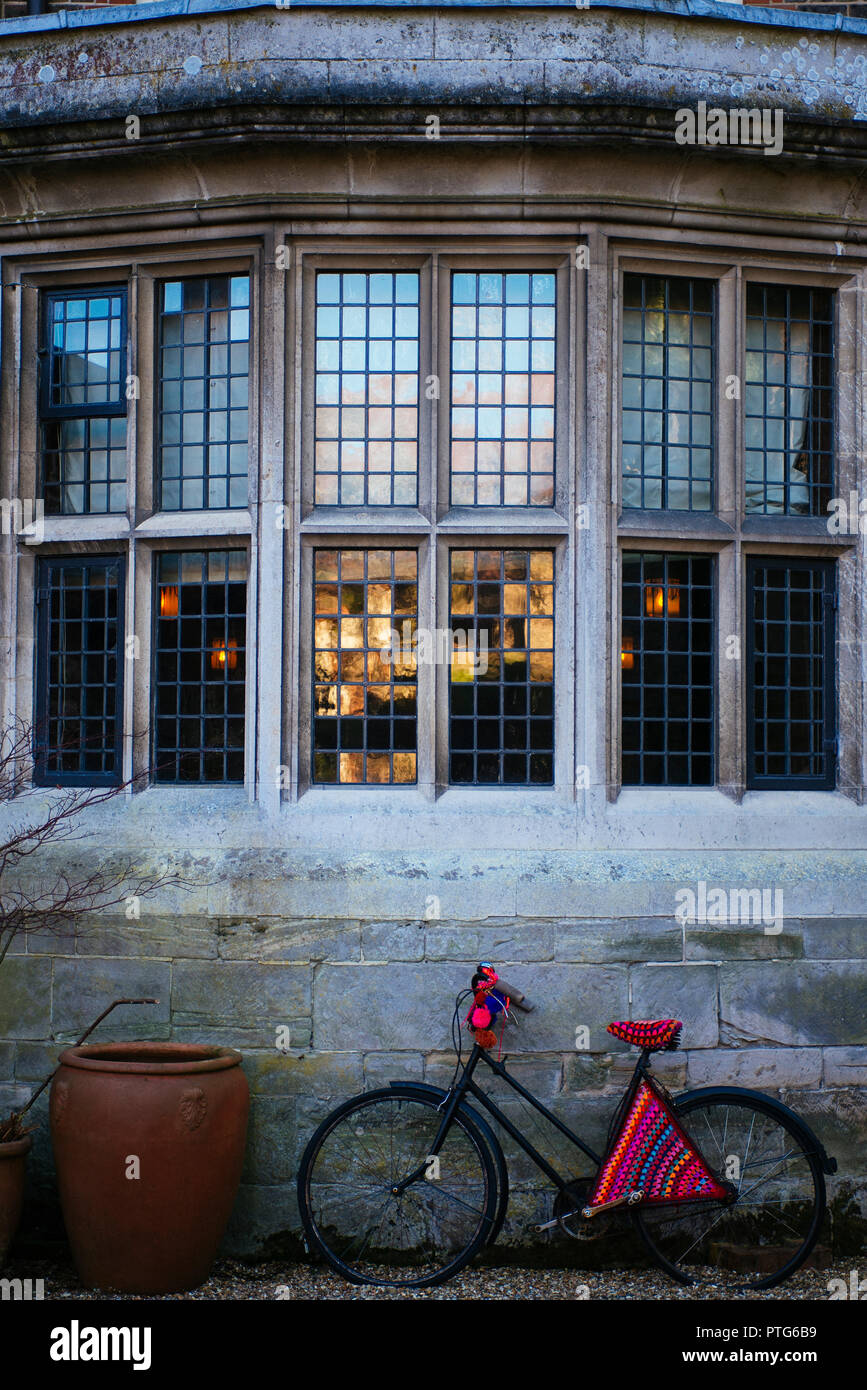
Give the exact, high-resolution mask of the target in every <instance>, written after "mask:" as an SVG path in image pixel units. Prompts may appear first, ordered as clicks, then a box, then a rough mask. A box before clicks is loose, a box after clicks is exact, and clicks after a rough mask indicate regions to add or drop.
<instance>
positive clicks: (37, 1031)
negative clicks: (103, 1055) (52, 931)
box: [0, 956, 99, 1039]
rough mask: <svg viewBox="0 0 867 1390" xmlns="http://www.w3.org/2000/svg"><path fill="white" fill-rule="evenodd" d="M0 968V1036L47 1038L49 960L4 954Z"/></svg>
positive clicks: (48, 1028) (49, 1008)
mask: <svg viewBox="0 0 867 1390" xmlns="http://www.w3.org/2000/svg"><path fill="white" fill-rule="evenodd" d="M0 969H2V972H3V973H2V976H0V1037H2V1038H36V1039H39V1038H46V1037H48V1036H49V1034H50V1032H51V961H50V960H43V959H41V958H36V957H28V956H7V957H6V959H5V960H4V961H3V964H2V966H0ZM95 1013H99V1010H98V1009H97V1010H95Z"/></svg>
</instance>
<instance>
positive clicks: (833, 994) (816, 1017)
mask: <svg viewBox="0 0 867 1390" xmlns="http://www.w3.org/2000/svg"><path fill="white" fill-rule="evenodd" d="M865 999H867V964H865V963H864V962H862V961H847V962H837V961H832V962H827V963H825V962H812V961H791V962H789V961H781V962H771V961H761V962H750V961H744V962H742V963H740V964H738V965H723V966H721V967H720V1023H721V1032H722V1037H723V1041H725V1042H728V1043H733V1044H734V1045H736V1046H741V1045H744V1044H750V1043H762V1042H767V1043H776V1044H784V1045H786V1046H790V1047H798V1046H802V1047H803V1046H807V1047H810V1046H817V1047H818V1046H835V1045H838V1046H846V1045H852V1044H860V1043H864V1042H867V1010H865V1007H864V1001H865Z"/></svg>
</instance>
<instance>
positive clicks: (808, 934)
mask: <svg viewBox="0 0 867 1390" xmlns="http://www.w3.org/2000/svg"><path fill="white" fill-rule="evenodd" d="M804 954H805V955H806V956H809V957H811V958H812V959H814V960H835V959H842V960H864V959H865V957H867V917H846V918H844V919H843V920H842V921H833V920H829V919H828V918H820V919H817V920H810V921H806V922H805V923H804Z"/></svg>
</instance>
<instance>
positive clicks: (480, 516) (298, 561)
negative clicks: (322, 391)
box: [263, 234, 583, 807]
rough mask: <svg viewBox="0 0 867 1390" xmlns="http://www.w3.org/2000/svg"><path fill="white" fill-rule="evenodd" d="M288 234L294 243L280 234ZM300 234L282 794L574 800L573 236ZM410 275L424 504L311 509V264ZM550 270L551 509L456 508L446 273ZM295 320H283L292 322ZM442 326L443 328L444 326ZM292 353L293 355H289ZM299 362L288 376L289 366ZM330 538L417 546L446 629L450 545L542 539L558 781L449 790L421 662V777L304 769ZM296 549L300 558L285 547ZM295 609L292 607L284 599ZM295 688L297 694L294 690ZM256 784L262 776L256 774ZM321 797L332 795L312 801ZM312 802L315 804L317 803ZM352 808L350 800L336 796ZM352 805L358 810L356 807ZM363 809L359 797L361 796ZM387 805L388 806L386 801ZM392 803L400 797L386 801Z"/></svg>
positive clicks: (428, 593)
mask: <svg viewBox="0 0 867 1390" xmlns="http://www.w3.org/2000/svg"><path fill="white" fill-rule="evenodd" d="M286 240H287V241H288V240H290V237H289V236H288V234H287V238H286ZM295 240H296V250H295V253H294V254H293V256H292V264H293V270H294V276H295V282H294V287H292V286H290V287H289V290H288V292H289V293H290V294H292V293H293V289H294V302H295V308H296V312H297V313H298V314H299V315H300V319H301V325H300V331H296V332H295V334H294V335H293V334H292V333H291V332H290V330H289V329H288V328H287V410H290V409H291V403H290V400H289V386H290V382H291V381H292V380H293V379H294V381H295V391H296V398H297V399H298V400H299V401H300V410H299V411H298V412H297V417H296V421H295V459H296V463H297V470H296V478H295V509H296V511H295V515H296V520H295V522H294V526H293V527H292V528H291V529H292V530H293V534H294V535H295V536H297V544H295V545H294V546H293V545H292V543H291V539H289V540H288V541H287V563H289V564H292V565H293V566H294V569H293V572H292V579H291V581H287V590H288V593H289V594H292V595H294V603H292V602H291V599H290V598H289V596H288V595H287V607H286V612H287V619H288V621H287V629H290V630H294V632H296V633H298V634H299V636H298V640H297V642H295V643H294V644H292V643H291V642H290V641H288V640H286V641H284V665H283V688H284V691H285V692H286V697H285V698H284V701H283V709H284V718H283V727H282V742H283V750H284V757H283V763H282V766H283V768H284V776H283V778H282V779H281V781H282V785H281V787H280V799H281V800H282V799H286V800H290V801H294V800H296V799H297V798H299V797H313V798H314V799H315V801H316V804H325V805H327V806H328V807H333V806H335V805H336V804H337V803H336V802H335V800H334V799H335V798H337V800H338V801H341V800H342V798H343V797H346V796H348V797H350V798H357V797H358V796H359V794H360V793H366V794H367V795H368V796H370V797H371V798H372V799H373V800H374V801H375V803H376V804H379V803H380V801H381V799H382V798H392V799H393V798H398V799H400V800H402V801H408V802H409V803H410V804H411V803H412V801H413V800H416V802H417V799H418V798H419V797H421V798H422V799H424V800H425V801H434V800H436V799H439V798H442V797H446V798H448V797H453V798H454V797H459V796H461V795H470V796H479V794H482V795H484V793H485V792H487V793H491V792H494V793H503V794H504V795H505V796H506V797H512V796H514V795H515V794H516V793H517V794H518V795H520V796H524V797H526V796H530V797H534V798H536V797H539V796H541V797H544V798H549V799H550V798H551V797H552V796H553V797H555V798H558V797H559V798H563V797H566V798H567V799H568V800H571V799H572V798H573V797H574V787H575V775H574V760H575V720H574V714H573V711H574V704H575V694H574V691H575V680H576V673H575V669H574V668H575V652H576V645H575V629H574V623H573V622H572V621H571V620H570V619H571V616H572V615H573V602H572V594H573V591H574V589H573V585H574V579H573V569H574V564H575V558H576V556H575V552H576V547H575V545H574V544H570V537H572V536H573V535H574V524H575V523H574V515H573V506H574V497H575V490H576V475H577V463H576V442H577V441H576V435H577V430H576V421H577V409H576V397H577V392H578V389H579V381H578V378H579V375H580V373H579V371H578V370H577V366H576V364H577V363H578V361H579V357H578V343H579V342H580V325H581V324H582V322H583V294H582V292H581V290H582V285H581V281H582V279H583V277H581V276H579V275H577V274H576V256H575V249H576V239H575V238H574V237H571V238H570V237H564V236H563V235H562V234H560V235H557V236H552V237H550V238H540V237H538V236H533V237H530V238H520V237H514V236H510V237H507V238H496V237H489V238H473V239H471V240H470V239H467V238H455V237H448V236H442V237H437V238H435V239H433V238H432V239H431V243H430V245H429V246H428V247H427V248H426V249H425V250H424V251H423V252H419V251H418V250H417V249H414V248H413V246H412V243H411V242H410V241H409V240H408V239H407V238H406V237H399V238H396V239H393V240H392V241H391V243H390V246H391V249H390V250H389V251H384V250H383V249H382V246H381V245H378V244H377V243H376V242H373V243H372V244H371V243H370V242H368V241H367V240H366V239H365V245H364V246H363V247H359V249H357V250H355V251H354V252H352V253H349V252H348V251H347V249H346V241H345V238H344V239H341V240H339V241H335V243H334V246H333V247H323V244H322V241H321V240H320V241H319V242H318V243H316V244H315V245H314V244H311V245H310V247H309V248H308V247H307V246H306V245H305V243H304V240H303V239H295ZM323 269H329V270H331V269H334V270H357V271H375V270H382V271H388V270H406V269H417V270H418V271H419V274H420V278H421V283H420V294H419V306H420V311H421V312H420V338H421V343H420V356H419V376H420V379H421V390H420V413H419V492H418V501H419V504H418V507H417V508H412V507H400V506H398V507H388V506H375V507H373V506H370V507H352V506H349V507H346V506H336V507H335V506H327V507H326V506H314V505H313V502H312V489H313V414H312V412H313V380H314V372H315V352H314V342H315V275H316V272H317V271H318V270H323ZM461 269H466V270H474V271H484V270H504V271H505V270H523V271H528V270H529V271H532V270H552V271H554V273H555V275H556V278H557V290H556V293H557V327H556V339H555V341H556V344H557V364H558V365H557V371H556V377H557V381H556V388H555V389H556V410H557V413H556V421H557V425H556V437H555V505H554V506H553V507H539V506H527V507H482V506H477V507H476V506H474V507H452V506H451V505H450V459H449V449H448V441H449V438H450V430H449V401H450V395H451V391H450V381H451V339H450V331H449V328H450V323H451V312H450V311H451V292H450V291H451V272H452V270H461ZM290 321H291V314H290V315H288V316H287V323H288V322H290ZM442 325H444V329H443V331H440V328H441V326H442ZM293 347H294V349H295V360H294V362H293V360H292V349H293ZM293 368H294V371H293ZM434 373H435V374H436V376H437V377H438V379H439V400H438V401H434V402H429V401H428V400H427V399H426V396H425V380H426V378H428V377H429V376H430V375H432V374H434ZM324 544H328V545H335V546H337V545H340V546H348V547H352V546H356V547H357V546H367V547H370V548H377V547H381V548H385V549H391V548H397V547H400V546H404V547H406V546H412V547H416V548H417V549H418V551H419V618H418V621H419V625H420V626H425V627H428V628H429V629H436V628H445V627H447V626H448V622H449V602H448V551H449V550H450V549H452V548H454V549H458V548H469V547H472V548H479V547H480V546H484V545H485V544H490V545H491V546H492V547H495V548H501V547H506V546H509V547H511V546H514V547H522V548H528V549H529V548H531V547H533V546H545V547H548V548H550V549H552V550H554V552H555V612H556V615H557V617H556V619H555V671H556V672H557V676H556V701H555V752H554V783H553V785H552V786H547V787H545V786H534V785H532V784H519V785H516V786H501V785H499V784H492V785H491V786H487V787H470V786H457V785H456V786H452V785H451V784H450V783H449V780H448V670H447V669H443V668H441V667H439V666H433V667H430V666H421V667H420V668H419V673H418V674H419V680H418V726H417V727H418V747H417V755H418V761H417V780H416V782H415V784H413V785H410V786H406V787H401V786H393V785H386V786H377V785H371V784H360V785H357V786H356V785H351V786H347V785H342V784H335V785H320V784H315V783H313V781H312V776H311V718H312V708H311V705H312V675H311V643H312V634H311V626H310V624H311V613H312V602H313V582H312V552H313V550H314V549H317V548H320V547H322V546H323V545H324ZM293 550H294V555H293V554H292V551H293ZM290 604H291V607H290ZM293 688H294V691H295V697H294V698H291V696H290V695H289V692H291V691H292V690H293ZM263 781H264V777H263ZM320 797H327V798H328V801H327V803H321V802H320V800H319V798H320ZM311 804H312V803H311ZM343 804H347V803H345V802H344V803H343ZM349 804H352V803H351V802H350V803H349ZM356 804H357V803H356ZM391 804H393V803H392V801H389V802H388V805H391ZM394 804H397V803H394Z"/></svg>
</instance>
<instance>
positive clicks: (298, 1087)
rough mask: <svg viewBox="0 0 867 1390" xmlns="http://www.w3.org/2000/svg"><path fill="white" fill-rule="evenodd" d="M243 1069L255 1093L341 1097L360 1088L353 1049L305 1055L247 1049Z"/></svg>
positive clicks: (358, 1058)
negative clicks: (351, 1050)
mask: <svg viewBox="0 0 867 1390" xmlns="http://www.w3.org/2000/svg"><path fill="white" fill-rule="evenodd" d="M244 1071H245V1072H246V1074H247V1079H248V1080H249V1083H250V1090H251V1091H252V1092H253V1093H254V1094H257V1095H268V1096H295V1095H308V1096H322V1097H328V1098H343V1097H345V1096H351V1095H354V1094H355V1093H356V1091H360V1090H361V1089H362V1080H363V1069H362V1058H361V1056H360V1054H358V1053H354V1052H316V1053H308V1054H307V1055H306V1056H304V1057H300V1056H295V1057H293V1056H284V1055H282V1054H281V1053H279V1052H277V1051H274V1052H248V1053H247V1054H246V1055H245V1057H244Z"/></svg>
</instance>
